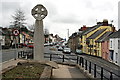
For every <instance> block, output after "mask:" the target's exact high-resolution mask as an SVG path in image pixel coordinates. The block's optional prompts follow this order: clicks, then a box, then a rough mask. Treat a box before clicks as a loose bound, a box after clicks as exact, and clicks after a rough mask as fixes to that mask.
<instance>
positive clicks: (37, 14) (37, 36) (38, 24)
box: [31, 4, 47, 61]
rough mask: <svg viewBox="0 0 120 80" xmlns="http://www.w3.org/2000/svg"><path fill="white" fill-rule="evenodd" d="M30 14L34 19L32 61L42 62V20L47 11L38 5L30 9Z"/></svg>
mask: <svg viewBox="0 0 120 80" xmlns="http://www.w3.org/2000/svg"><path fill="white" fill-rule="evenodd" d="M31 14H32V16H33V17H34V18H35V19H36V21H35V31H34V60H39V61H44V32H43V19H44V18H45V17H46V16H47V10H46V8H45V7H44V6H43V5H41V4H38V5H36V6H35V7H34V8H33V9H32V11H31Z"/></svg>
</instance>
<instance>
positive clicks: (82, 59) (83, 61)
mask: <svg viewBox="0 0 120 80" xmlns="http://www.w3.org/2000/svg"><path fill="white" fill-rule="evenodd" d="M81 59H82V67H84V59H83V58H81Z"/></svg>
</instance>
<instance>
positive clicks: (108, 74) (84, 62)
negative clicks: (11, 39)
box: [18, 51, 120, 80]
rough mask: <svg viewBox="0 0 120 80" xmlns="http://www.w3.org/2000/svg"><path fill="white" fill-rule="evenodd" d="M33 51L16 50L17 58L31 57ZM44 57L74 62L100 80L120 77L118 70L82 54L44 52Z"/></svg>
mask: <svg viewBox="0 0 120 80" xmlns="http://www.w3.org/2000/svg"><path fill="white" fill-rule="evenodd" d="M32 53H33V52H32V51H31V52H24V51H20V52H18V58H26V59H28V58H30V59H32V58H33V54H32ZM44 57H45V59H47V60H50V61H57V62H67V63H74V64H78V65H79V66H81V67H82V68H84V70H86V71H88V73H89V74H91V75H93V76H94V78H98V79H101V80H103V79H104V80H114V79H115V80H117V79H120V74H119V72H118V71H116V72H115V71H113V70H110V69H109V68H108V69H106V68H105V67H103V66H102V65H98V64H97V63H95V62H93V61H92V60H89V59H87V58H86V57H84V55H69V54H56V53H44Z"/></svg>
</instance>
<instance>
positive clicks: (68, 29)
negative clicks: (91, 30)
mask: <svg viewBox="0 0 120 80" xmlns="http://www.w3.org/2000/svg"><path fill="white" fill-rule="evenodd" d="M67 30H68V39H69V29H67Z"/></svg>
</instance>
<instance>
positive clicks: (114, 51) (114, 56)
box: [109, 29, 120, 66]
mask: <svg viewBox="0 0 120 80" xmlns="http://www.w3.org/2000/svg"><path fill="white" fill-rule="evenodd" d="M109 42H110V44H109V45H110V46H109V50H110V60H111V61H112V62H114V63H116V64H118V65H119V66H120V29H119V30H118V31H117V32H115V33H114V34H113V35H112V36H111V37H110V40H109Z"/></svg>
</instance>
